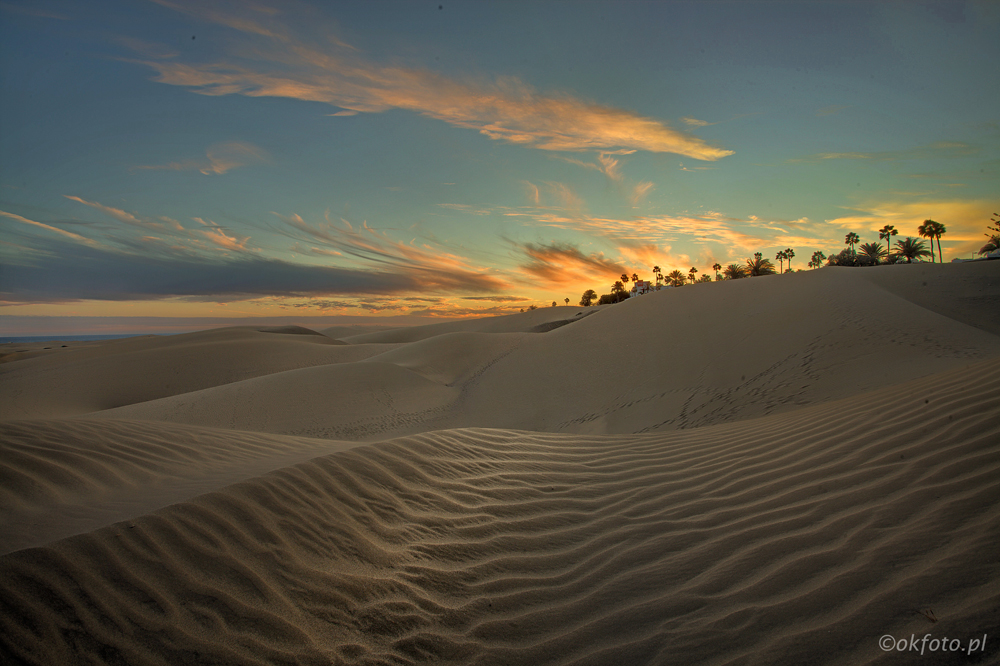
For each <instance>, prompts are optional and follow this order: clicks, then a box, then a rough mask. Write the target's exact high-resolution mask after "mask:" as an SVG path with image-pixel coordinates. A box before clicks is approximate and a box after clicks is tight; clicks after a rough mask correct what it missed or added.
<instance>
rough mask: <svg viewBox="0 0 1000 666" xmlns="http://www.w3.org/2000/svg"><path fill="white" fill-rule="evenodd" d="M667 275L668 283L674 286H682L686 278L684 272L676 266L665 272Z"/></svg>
mask: <svg viewBox="0 0 1000 666" xmlns="http://www.w3.org/2000/svg"><path fill="white" fill-rule="evenodd" d="M667 277H668V278H669V279H670V284H672V285H673V286H675V287H683V286H684V283H685V281H686V279H687V278H685V277H684V273H681V272H680V271H679V270H677V269H676V268H675V269H674V270H672V271H670V273H668V274H667Z"/></svg>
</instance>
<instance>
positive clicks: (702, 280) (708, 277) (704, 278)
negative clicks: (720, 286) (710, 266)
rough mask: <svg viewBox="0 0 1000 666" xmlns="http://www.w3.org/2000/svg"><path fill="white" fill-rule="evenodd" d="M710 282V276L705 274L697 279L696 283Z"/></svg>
mask: <svg viewBox="0 0 1000 666" xmlns="http://www.w3.org/2000/svg"><path fill="white" fill-rule="evenodd" d="M711 281H712V276H711V275H709V274H708V273H705V274H704V275H702V276H701V277H700V278H698V282H711Z"/></svg>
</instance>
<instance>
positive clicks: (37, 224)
mask: <svg viewBox="0 0 1000 666" xmlns="http://www.w3.org/2000/svg"><path fill="white" fill-rule="evenodd" d="M0 215H3V216H4V217H9V218H10V219H12V220H16V221H18V222H20V223H21V224H28V225H31V226H35V227H39V228H40V229H46V230H48V231H52V232H54V233H57V234H60V235H62V236H65V237H66V238H69V239H70V240H74V241H76V242H77V243H83V244H84V245H91V246H95V247H96V246H100V243H98V242H97V241H94V240H91V239H89V238H86V237H84V236H81V235H80V234H74V233H73V232H72V231H66V230H64V229H59V228H57V227H53V226H51V225H48V224H45V223H44V222H36V221H34V220H29V219H28V218H26V217H21V216H20V215H15V214H14V213H8V212H7V211H3V210H0Z"/></svg>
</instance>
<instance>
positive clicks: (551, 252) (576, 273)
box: [518, 243, 627, 285]
mask: <svg viewBox="0 0 1000 666" xmlns="http://www.w3.org/2000/svg"><path fill="white" fill-rule="evenodd" d="M518 247H519V249H520V250H521V252H523V253H524V255H525V256H526V257H527V261H526V262H524V263H522V264H521V265H520V269H521V271H522V272H523V273H524V274H526V275H527V276H529V277H530V278H531V279H542V280H546V281H548V282H550V283H551V284H553V285H575V284H577V283H579V282H580V281H581V279H589V278H594V277H598V278H601V277H603V278H608V277H614V278H617V277H618V276H619V275H621V274H622V273H625V272H627V268H626V267H625V266H623V265H622V264H620V263H618V262H616V261H613V260H611V259H608V258H606V257H605V256H604V254H603V253H595V254H584V253H583V252H581V251H580V249H579V248H578V247H576V246H575V245H573V244H571V243H547V244H545V243H542V244H536V243H524V244H521V245H519V246H518Z"/></svg>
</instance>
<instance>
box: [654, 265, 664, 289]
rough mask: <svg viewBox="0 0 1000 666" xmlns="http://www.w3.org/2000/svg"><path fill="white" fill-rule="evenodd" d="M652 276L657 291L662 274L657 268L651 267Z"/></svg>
mask: <svg viewBox="0 0 1000 666" xmlns="http://www.w3.org/2000/svg"><path fill="white" fill-rule="evenodd" d="M653 275H654V276H655V277H656V288H657V290H659V288H660V282H661V281H662V280H663V272H662V271H661V270H660V267H659V266H653Z"/></svg>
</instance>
